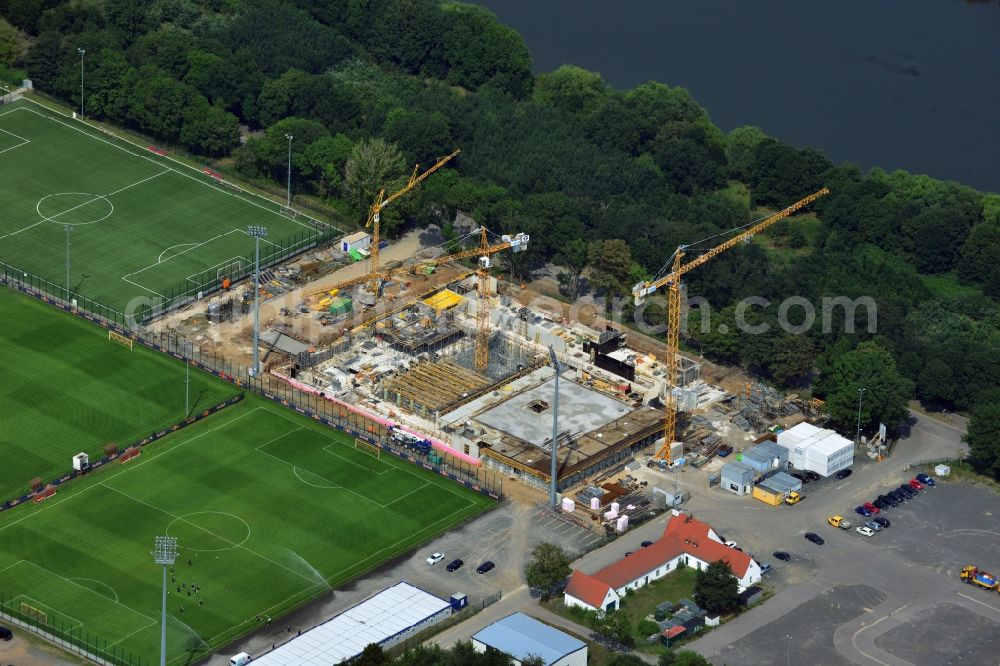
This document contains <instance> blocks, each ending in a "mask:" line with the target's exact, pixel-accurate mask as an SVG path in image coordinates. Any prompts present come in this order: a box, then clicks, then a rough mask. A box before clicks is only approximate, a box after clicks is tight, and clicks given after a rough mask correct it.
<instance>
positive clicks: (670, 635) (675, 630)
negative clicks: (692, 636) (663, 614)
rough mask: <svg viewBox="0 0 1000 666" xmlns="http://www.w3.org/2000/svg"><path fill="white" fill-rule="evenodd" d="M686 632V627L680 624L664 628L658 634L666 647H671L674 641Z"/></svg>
mask: <svg viewBox="0 0 1000 666" xmlns="http://www.w3.org/2000/svg"><path fill="white" fill-rule="evenodd" d="M685 633H687V629H686V628H685V627H684V625H682V624H678V625H676V626H673V627H670V628H669V629H664V630H663V632H662V633H661V634H660V642H661V643H663V644H664V645H665V646H667V647H671V646H672V645H673V644H674V643H676V642H677V641H678V640H680V637H681V636H683V635H684V634H685Z"/></svg>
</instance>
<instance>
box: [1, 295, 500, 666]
mask: <svg viewBox="0 0 1000 666" xmlns="http://www.w3.org/2000/svg"><path fill="white" fill-rule="evenodd" d="M0 314H2V319H3V321H4V322H5V328H4V329H3V330H4V334H3V339H2V347H0V349H2V352H0V355H2V359H0V360H2V362H3V364H4V367H5V368H6V369H7V370H8V371H9V373H10V374H11V377H13V381H9V382H7V386H6V387H5V389H4V394H3V396H0V399H2V400H3V401H4V404H5V405H7V406H8V409H7V410H6V411H5V414H6V415H7V416H9V417H13V418H5V419H4V428H3V433H2V434H0V455H2V456H3V460H4V464H3V465H2V466H0V469H2V470H3V474H4V476H5V479H4V482H5V483H8V484H10V485H12V486H13V485H18V484H23V483H24V482H25V479H23V478H22V477H24V476H25V475H29V476H30V475H34V474H36V473H41V472H42V471H43V470H42V469H41V468H45V469H59V470H65V469H67V468H68V467H69V463H70V456H71V455H72V454H73V453H75V452H77V451H79V450H80V449H81V448H83V449H87V448H89V447H88V446H84V445H83V443H84V442H89V443H90V445H91V446H97V447H98V448H99V446H100V444H101V443H102V442H103V441H105V440H106V439H108V438H111V437H120V438H122V439H125V438H127V434H123V433H129V432H133V431H138V432H139V433H147V432H149V431H151V430H152V429H153V427H152V425H151V424H152V423H154V422H155V423H157V424H162V423H167V422H171V421H172V420H176V418H177V417H178V416H179V415H180V414H182V413H183V365H181V364H180V363H177V362H175V361H174V360H172V359H170V358H168V357H166V356H163V355H157V354H155V353H153V352H151V351H148V350H144V349H140V347H139V345H136V346H135V350H134V351H129V350H128V348H127V347H123V346H121V345H118V344H116V343H113V342H108V340H107V335H106V334H105V332H104V331H103V329H100V328H98V327H96V326H94V325H92V324H89V323H87V322H85V321H82V320H79V319H75V318H73V317H71V316H70V315H68V314H65V313H62V312H59V311H57V310H55V309H54V308H52V307H51V306H48V305H44V304H42V303H40V302H36V301H33V300H31V299H29V298H27V297H25V296H23V295H21V294H16V293H13V292H11V291H9V290H5V289H0ZM191 378H192V396H194V395H196V394H197V395H198V396H199V398H198V399H199V400H200V401H201V402H202V403H204V404H205V405H207V404H208V403H210V402H217V401H218V399H221V398H223V397H225V396H226V395H229V394H231V387H229V386H228V385H226V384H224V383H222V382H220V381H217V380H215V379H213V378H211V377H209V376H207V375H204V374H203V373H201V372H192V375H191ZM196 387H197V388H196ZM11 465H13V467H11ZM12 469H13V470H15V471H14V472H13V473H10V470H12ZM9 473H10V476H11V478H10V479H7V478H6V476H7V475H8V474H9ZM19 488H20V486H19ZM492 505H493V502H492V500H490V499H488V498H486V497H484V496H482V495H480V494H479V493H475V492H473V491H470V490H467V489H465V488H463V487H461V486H459V485H457V484H455V483H453V482H451V481H449V480H447V479H445V478H442V477H440V476H438V475H435V474H433V473H430V472H427V471H425V470H423V469H420V468H417V467H414V466H413V465H411V464H409V463H405V462H403V461H401V460H398V459H396V458H393V457H392V456H389V455H383V456H381V457H376V456H375V455H374V454H373V453H372V452H370V451H368V450H365V448H364V447H362V448H356V446H355V442H354V439H353V438H352V437H350V436H348V435H345V434H343V433H340V432H338V431H335V430H332V429H330V428H327V427H325V426H323V425H321V424H318V423H316V422H315V421H313V420H311V419H308V418H305V417H303V416H300V415H298V414H296V413H294V412H292V411H289V410H287V409H284V408H282V407H280V406H278V405H275V404H274V403H272V402H270V401H267V400H265V399H264V398H260V397H258V396H255V395H250V396H248V397H247V398H246V399H244V400H243V401H242V402H240V403H237V404H236V405H234V406H231V407H228V408H226V409H225V410H223V411H221V412H219V413H217V414H215V415H213V416H209V417H207V418H205V419H203V420H202V421H199V422H198V423H195V424H193V425H191V426H189V427H187V428H184V429H182V430H179V431H177V432H175V433H172V434H170V435H168V436H167V437H165V438H163V439H161V440H159V441H157V442H154V443H153V444H150V445H148V446H146V447H145V448H144V449H143V453H142V455H141V456H140V457H139V458H136V459H133V460H131V461H129V462H128V463H125V464H121V465H119V464H112V465H109V466H107V467H103V468H101V469H98V470H96V471H95V472H94V473H93V474H90V475H88V476H85V477H83V478H79V479H75V480H73V481H71V482H70V483H67V484H65V485H63V486H60V488H59V491H58V493H57V494H56V495H54V496H52V497H50V498H48V499H46V500H45V501H44V502H42V503H40V504H35V503H28V504H25V505H21V506H18V507H14V508H12V509H11V510H8V511H4V512H2V513H0V604H3V605H4V607H5V608H7V609H12V610H14V611H18V612H23V613H28V614H31V615H32V616H33V617H36V618H39V617H40V618H44V622H45V623H47V625H48V626H49V627H51V628H52V629H53V630H55V631H58V632H60V633H61V634H63V635H66V634H67V633H69V632H72V635H73V636H75V637H79V639H80V640H82V641H85V642H87V643H88V644H89V645H91V646H96V648H97V649H99V650H102V651H105V650H106V654H114V655H116V656H118V657H121V656H122V655H125V656H126V658H128V657H129V656H131V658H132V659H133V663H135V658H136V657H139V658H141V659H142V662H143V663H155V658H156V656H157V654H158V649H159V647H158V646H159V635H160V625H159V613H160V594H161V587H160V585H161V576H162V572H161V570H160V569H159V568H158V567H156V566H155V565H154V564H153V563H152V560H151V557H150V551H151V549H152V545H153V541H154V538H155V537H156V536H159V535H169V536H173V537H176V538H177V539H178V546H179V549H180V558H179V559H178V561H177V563H176V564H175V566H174V571H173V574H172V578H171V581H170V583H171V584H170V593H169V597H168V613H169V618H168V623H167V624H168V627H167V628H168V640H169V660H170V663H172V664H182V663H188V662H190V661H191V660H193V659H195V658H196V657H198V656H200V655H203V654H205V653H206V652H208V651H210V650H212V649H214V648H217V647H219V646H221V645H223V644H225V643H228V642H230V641H231V640H233V639H234V638H236V637H237V636H239V635H241V634H244V633H247V632H250V631H252V630H254V629H256V628H257V627H258V626H260V625H259V623H258V620H257V618H258V616H259V617H262V618H263V617H267V616H270V617H272V618H275V619H277V618H278V617H279V616H280V615H281V614H283V613H284V612H287V611H289V610H291V609H293V608H294V607H296V606H298V605H301V604H303V603H305V602H307V601H308V600H310V599H312V598H314V597H315V596H317V595H319V594H322V593H323V592H325V591H326V590H328V589H330V588H332V587H336V586H338V585H341V584H343V583H345V582H347V581H349V580H351V579H353V578H356V577H358V576H360V575H361V574H363V573H365V572H366V571H368V570H370V569H372V568H374V567H376V566H378V565H379V564H381V563H383V562H385V561H387V560H389V559H391V558H392V557H395V556H397V555H399V554H400V553H403V552H405V551H407V550H408V549H411V548H413V547H414V546H416V545H418V544H420V543H422V542H424V541H426V540H428V539H430V538H431V537H433V536H434V535H436V534H439V533H441V532H444V531H446V530H448V529H449V528H451V527H453V526H455V525H457V524H458V523H460V522H462V521H464V520H466V519H468V518H469V517H471V516H474V515H476V514H478V513H480V512H482V511H485V510H487V509H488V508H489V507H490V506H492ZM192 585H197V586H198V592H196V593H192V594H190V595H189V590H192V587H191V586H192ZM178 587H180V591H178Z"/></svg>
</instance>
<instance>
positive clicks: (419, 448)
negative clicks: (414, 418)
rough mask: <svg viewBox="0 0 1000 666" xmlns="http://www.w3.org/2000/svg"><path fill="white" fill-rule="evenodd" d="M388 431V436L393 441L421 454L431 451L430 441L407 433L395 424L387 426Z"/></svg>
mask: <svg viewBox="0 0 1000 666" xmlns="http://www.w3.org/2000/svg"><path fill="white" fill-rule="evenodd" d="M389 433H390V434H389V436H390V437H391V438H392V440H393V441H394V442H397V443H399V444H402V445H403V446H406V447H409V448H411V449H413V450H414V451H416V452H417V453H419V454H420V455H422V456H426V455H427V454H428V453H430V452H431V443H430V442H429V441H427V440H426V439H421V438H420V437H417V436H416V435H414V434H411V433H408V432H406V431H405V430H400V429H399V428H397V427H395V426H392V427H390V428H389Z"/></svg>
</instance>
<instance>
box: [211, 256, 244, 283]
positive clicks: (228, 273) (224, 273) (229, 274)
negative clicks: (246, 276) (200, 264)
mask: <svg viewBox="0 0 1000 666" xmlns="http://www.w3.org/2000/svg"><path fill="white" fill-rule="evenodd" d="M242 275H243V261H242V260H236V261H231V262H229V263H228V264H226V265H225V266H222V267H221V268H219V269H218V270H217V271H216V274H215V277H216V278H217V279H219V280H223V279H225V278H229V279H230V280H235V279H236V278H238V277H240V276H242Z"/></svg>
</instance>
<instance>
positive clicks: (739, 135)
mask: <svg viewBox="0 0 1000 666" xmlns="http://www.w3.org/2000/svg"><path fill="white" fill-rule="evenodd" d="M766 138H767V135H766V134H764V132H763V131H762V130H761V129H760V128H759V127H751V126H744V127H737V128H736V129H734V130H733V131H731V132H730V133H729V134H728V135H727V136H726V160H727V161H728V163H729V173H730V175H731V176H732V177H733V178H736V179H738V180H742V181H744V182H747V181H749V180H750V174H751V173H753V168H754V164H755V159H756V158H755V152H756V150H757V146H758V145H760V142H761V141H763V140H764V139H766Z"/></svg>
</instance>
